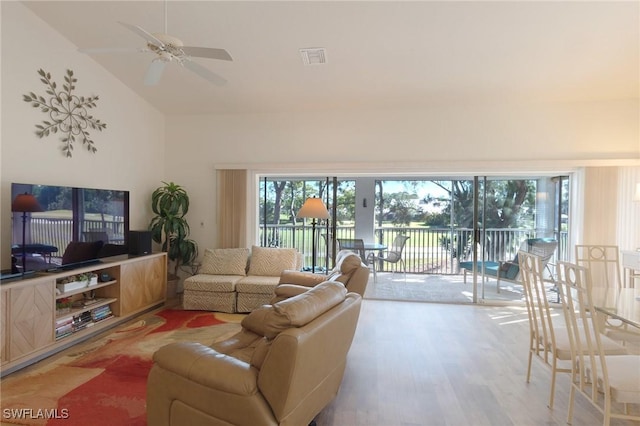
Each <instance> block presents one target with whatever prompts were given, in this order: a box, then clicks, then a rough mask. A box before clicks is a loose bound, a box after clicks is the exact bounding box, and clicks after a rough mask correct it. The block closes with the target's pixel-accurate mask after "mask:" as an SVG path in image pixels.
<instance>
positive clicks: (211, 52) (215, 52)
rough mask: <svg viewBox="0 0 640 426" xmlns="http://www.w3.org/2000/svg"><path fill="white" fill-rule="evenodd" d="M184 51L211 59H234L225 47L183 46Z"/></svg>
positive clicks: (190, 54)
mask: <svg viewBox="0 0 640 426" xmlns="http://www.w3.org/2000/svg"><path fill="white" fill-rule="evenodd" d="M182 51H183V52H184V53H186V54H187V55H189V56H195V57H198V58H209V59H222V60H223V61H233V58H232V57H231V55H229V52H227V51H226V50H224V49H216V48H213V47H193V46H182Z"/></svg>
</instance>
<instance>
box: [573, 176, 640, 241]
mask: <svg viewBox="0 0 640 426" xmlns="http://www.w3.org/2000/svg"><path fill="white" fill-rule="evenodd" d="M582 176H583V177H584V181H583V182H582V183H583V185H582V190H583V199H582V203H581V204H582V206H581V207H582V209H583V224H582V225H583V226H582V229H581V231H580V232H579V233H580V235H579V237H578V238H577V241H579V243H580V244H608V245H617V246H618V247H620V250H635V249H636V248H639V247H640V202H637V201H634V200H633V194H634V190H635V185H636V183H638V182H640V167H638V166H630V167H587V168H585V170H584V174H583V175H582Z"/></svg>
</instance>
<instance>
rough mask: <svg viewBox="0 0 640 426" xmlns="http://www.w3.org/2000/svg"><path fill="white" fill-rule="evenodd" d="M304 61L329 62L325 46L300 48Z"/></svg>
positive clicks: (317, 63)
mask: <svg viewBox="0 0 640 426" xmlns="http://www.w3.org/2000/svg"><path fill="white" fill-rule="evenodd" d="M300 56H301V57H302V63H303V64H305V65H322V64H326V63H327V52H326V50H325V49H324V47H309V48H306V49H300Z"/></svg>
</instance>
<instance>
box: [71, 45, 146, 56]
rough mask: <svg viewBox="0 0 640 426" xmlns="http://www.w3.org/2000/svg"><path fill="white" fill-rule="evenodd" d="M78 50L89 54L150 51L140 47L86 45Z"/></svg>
mask: <svg viewBox="0 0 640 426" xmlns="http://www.w3.org/2000/svg"><path fill="white" fill-rule="evenodd" d="M78 52H81V53H87V54H89V55H93V54H101V53H144V52H149V49H143V48H140V47H86V48H81V49H78Z"/></svg>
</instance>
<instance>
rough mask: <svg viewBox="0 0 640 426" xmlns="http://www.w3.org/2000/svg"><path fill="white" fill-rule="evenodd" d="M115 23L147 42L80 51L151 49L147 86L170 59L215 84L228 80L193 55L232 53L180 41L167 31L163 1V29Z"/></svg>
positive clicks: (223, 56)
mask: <svg viewBox="0 0 640 426" xmlns="http://www.w3.org/2000/svg"><path fill="white" fill-rule="evenodd" d="M118 23H119V24H120V25H122V26H124V27H125V28H127V29H129V30H130V31H133V32H134V33H136V34H137V35H139V36H140V37H142V38H143V39H145V40H146V41H147V45H146V46H145V47H143V48H85V49H79V51H80V52H83V53H88V54H95V53H145V52H151V53H154V54H155V55H156V57H155V58H154V59H153V60H152V61H151V64H150V65H149V68H148V69H147V73H146V74H145V76H144V84H145V85H147V86H153V85H155V84H158V82H159V81H160V78H161V77H162V72H163V71H164V68H165V66H166V65H167V64H168V63H169V62H175V63H178V64H179V65H181V66H183V67H184V68H186V69H188V70H190V71H192V72H194V73H196V74H197V75H199V76H200V77H202V78H204V79H205V80H207V81H209V82H210V83H213V84H215V85H218V86H222V85H224V84H225V83H226V82H227V80H225V79H224V78H222V77H220V76H219V75H217V74H215V73H214V72H212V71H210V70H209V69H208V68H206V67H204V66H202V65H200V64H199V63H197V62H194V61H193V58H194V57H197V58H208V59H220V60H223V61H232V60H233V59H232V58H231V55H229V52H227V51H226V50H224V49H217V48H212V47H196V46H185V45H184V44H183V43H182V40H180V39H178V38H176V37H173V36H170V35H168V34H167V3H166V1H165V9H164V33H150V32H148V31H146V30H145V29H143V28H142V27H139V26H137V25H132V24H127V23H126V22H120V21H119V22H118Z"/></svg>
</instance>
